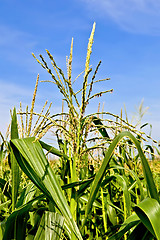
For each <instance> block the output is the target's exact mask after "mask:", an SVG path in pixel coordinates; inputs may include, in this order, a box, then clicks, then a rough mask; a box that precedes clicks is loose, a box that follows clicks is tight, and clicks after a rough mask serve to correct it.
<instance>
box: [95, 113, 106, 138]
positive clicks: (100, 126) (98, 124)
mask: <svg viewBox="0 0 160 240" xmlns="http://www.w3.org/2000/svg"><path fill="white" fill-rule="evenodd" d="M93 122H94V124H95V126H96V127H97V129H98V131H99V132H100V134H101V135H102V136H103V137H105V138H110V137H109V135H108V133H107V131H106V129H105V127H104V126H103V123H102V122H101V120H100V119H99V118H98V117H95V116H94V117H93Z"/></svg>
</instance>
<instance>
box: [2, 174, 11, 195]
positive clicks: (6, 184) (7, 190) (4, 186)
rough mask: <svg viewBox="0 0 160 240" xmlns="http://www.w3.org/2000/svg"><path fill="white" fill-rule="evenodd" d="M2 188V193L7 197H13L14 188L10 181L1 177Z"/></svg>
mask: <svg viewBox="0 0 160 240" xmlns="http://www.w3.org/2000/svg"><path fill="white" fill-rule="evenodd" d="M0 188H1V189H2V193H3V194H4V195H5V196H6V197H8V198H11V197H12V188H11V186H10V185H9V182H7V181H6V180H4V179H2V178H0Z"/></svg>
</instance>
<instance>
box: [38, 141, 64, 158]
mask: <svg viewBox="0 0 160 240" xmlns="http://www.w3.org/2000/svg"><path fill="white" fill-rule="evenodd" d="M39 142H40V144H41V146H42V148H43V149H45V150H47V151H48V152H50V153H52V154H54V155H56V156H58V157H64V159H66V160H68V159H69V157H68V156H67V155H65V154H64V153H63V152H61V151H59V150H58V149H56V148H54V147H52V146H50V145H48V144H46V143H44V142H43V141H39Z"/></svg>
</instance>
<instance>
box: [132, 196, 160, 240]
mask: <svg viewBox="0 0 160 240" xmlns="http://www.w3.org/2000/svg"><path fill="white" fill-rule="evenodd" d="M135 212H136V214H137V215H138V217H139V218H140V220H141V221H142V223H143V224H144V225H145V226H146V228H147V229H148V230H149V231H150V232H151V233H152V235H153V236H156V239H157V240H160V225H159V220H160V204H159V203H158V202H157V201H156V200H155V199H151V198H147V199H145V200H143V201H142V202H140V203H139V204H138V205H137V206H136V207H135Z"/></svg>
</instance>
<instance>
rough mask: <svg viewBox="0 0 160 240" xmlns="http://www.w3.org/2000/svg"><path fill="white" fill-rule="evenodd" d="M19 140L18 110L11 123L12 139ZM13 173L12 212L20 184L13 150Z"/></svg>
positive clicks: (14, 113) (11, 153) (11, 154)
mask: <svg viewBox="0 0 160 240" xmlns="http://www.w3.org/2000/svg"><path fill="white" fill-rule="evenodd" d="M16 138H18V126H17V114H16V109H15V108H14V110H13V115H12V122H11V139H16ZM10 156H11V173H12V211H13V210H14V209H15V205H16V201H17V197H18V189H19V184H20V171H19V166H18V163H17V161H16V159H15V157H14V154H13V152H12V150H11V152H10Z"/></svg>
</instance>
